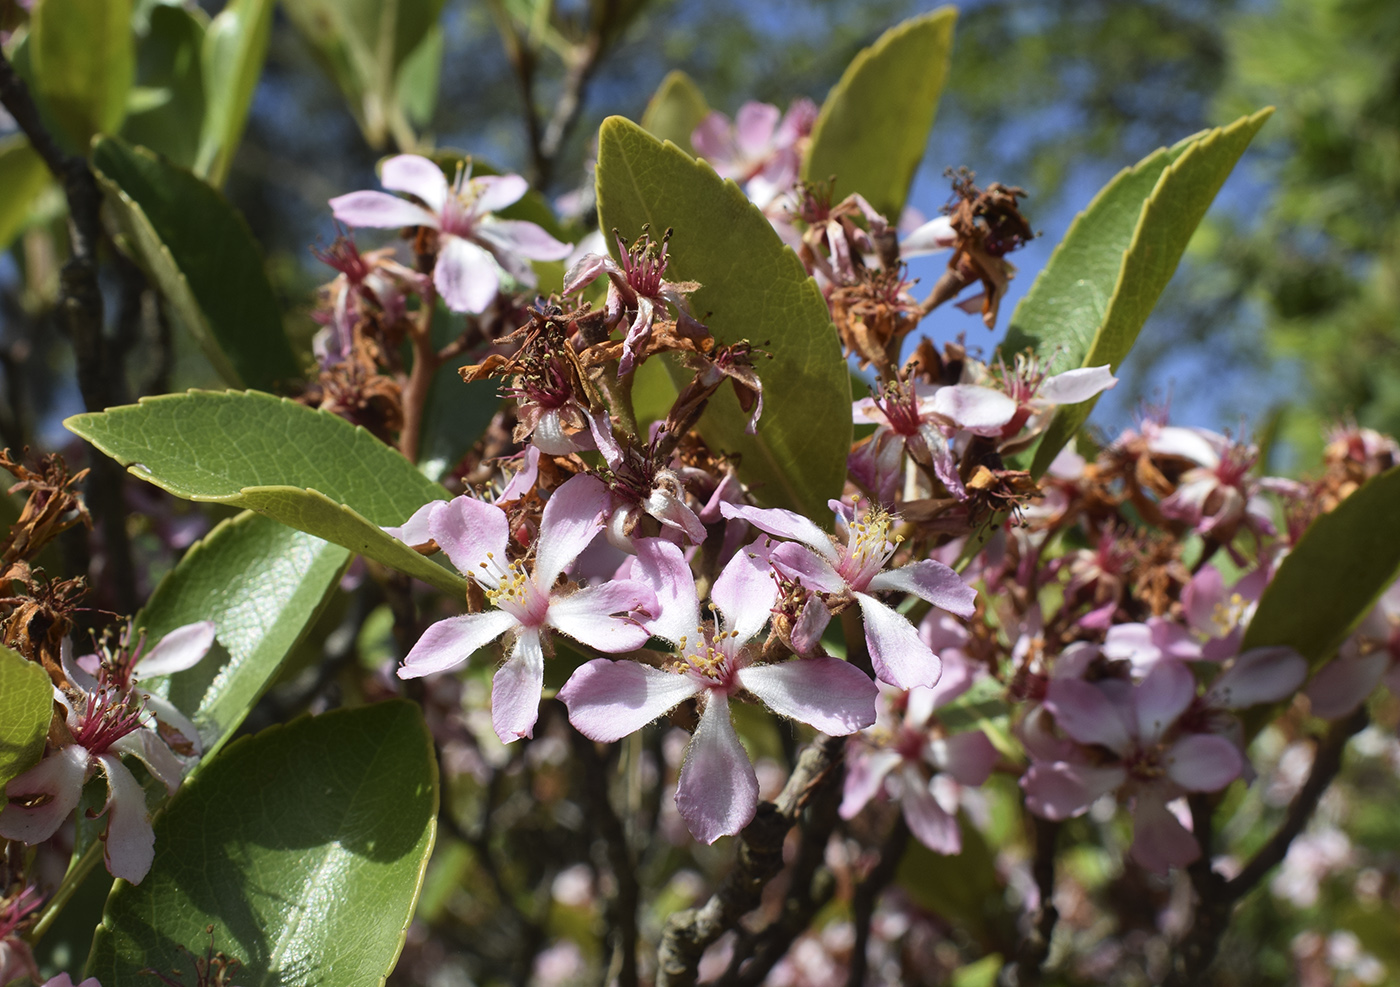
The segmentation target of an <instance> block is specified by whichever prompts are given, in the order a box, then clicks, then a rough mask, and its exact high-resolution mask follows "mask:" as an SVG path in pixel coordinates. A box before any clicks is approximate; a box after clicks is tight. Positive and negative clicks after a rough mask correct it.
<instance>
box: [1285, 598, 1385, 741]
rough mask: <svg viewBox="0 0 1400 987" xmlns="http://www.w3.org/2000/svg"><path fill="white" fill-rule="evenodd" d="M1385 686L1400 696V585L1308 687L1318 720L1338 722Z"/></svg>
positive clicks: (1374, 609) (1373, 610)
mask: <svg viewBox="0 0 1400 987" xmlns="http://www.w3.org/2000/svg"><path fill="white" fill-rule="evenodd" d="M1382 682H1384V683H1385V685H1386V687H1387V688H1388V689H1390V691H1391V692H1393V693H1395V694H1396V695H1400V583H1395V584H1392V585H1391V587H1390V588H1389V589H1387V590H1386V591H1385V592H1384V593H1383V594H1381V598H1380V599H1379V600H1378V601H1377V602H1376V605H1375V606H1374V607H1372V608H1371V610H1370V611H1369V612H1368V613H1367V614H1366V616H1365V617H1364V618H1362V621H1361V624H1360V626H1358V627H1357V628H1356V630H1355V631H1354V632H1353V633H1352V635H1351V636H1350V637H1348V638H1347V639H1346V641H1345V642H1344V643H1343V644H1342V646H1341V648H1340V649H1338V651H1337V657H1336V658H1334V659H1332V661H1330V662H1328V663H1327V664H1326V665H1324V666H1322V669H1321V670H1320V671H1319V672H1318V673H1317V674H1316V675H1315V676H1313V680H1312V681H1311V682H1309V683H1308V690H1307V691H1308V700H1309V701H1310V702H1311V704H1312V711H1313V714H1314V715H1315V716H1320V717H1322V718H1323V719H1324V720H1336V719H1340V718H1341V717H1343V716H1346V715H1347V714H1348V713H1350V712H1352V711H1353V710H1355V709H1356V708H1357V707H1358V706H1360V705H1361V704H1362V703H1363V702H1365V701H1366V697H1367V696H1369V695H1370V694H1371V693H1372V691H1374V690H1375V688H1376V686H1377V685H1380V684H1381V683H1382Z"/></svg>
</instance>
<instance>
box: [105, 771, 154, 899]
mask: <svg viewBox="0 0 1400 987" xmlns="http://www.w3.org/2000/svg"><path fill="white" fill-rule="evenodd" d="M97 760H98V762H99V763H100V764H101V765H102V770H103V771H104V772H105V773H106V775H107V806H106V810H105V811H106V813H107V830H106V832H104V833H103V834H102V840H103V843H104V846H103V848H102V856H103V857H104V858H106V861H107V870H108V871H110V872H111V874H112V876H113V877H120V878H121V879H122V880H124V881H129V882H130V883H132V884H140V883H141V879H142V878H144V877H145V876H146V874H147V873H148V872H149V871H150V869H151V862H152V861H153V860H155V859H156V833H155V830H153V829H152V828H151V817H150V814H149V813H147V811H146V792H145V791H144V790H143V789H142V788H141V785H140V783H139V782H138V781H137V780H136V778H135V776H133V775H132V773H131V772H130V771H129V770H127V767H126V765H124V764H122V762H121V760H120V759H119V758H118V757H117V756H116V755H115V754H103V755H102V756H101V757H99V758H98V759H97Z"/></svg>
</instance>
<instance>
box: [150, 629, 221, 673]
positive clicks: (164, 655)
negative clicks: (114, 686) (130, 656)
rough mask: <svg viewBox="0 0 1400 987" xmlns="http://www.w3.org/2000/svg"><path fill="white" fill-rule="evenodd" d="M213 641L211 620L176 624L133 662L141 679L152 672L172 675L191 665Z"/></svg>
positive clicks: (191, 666)
mask: <svg viewBox="0 0 1400 987" xmlns="http://www.w3.org/2000/svg"><path fill="white" fill-rule="evenodd" d="M213 644H214V622H213V621H212V620H201V621H199V622H197V623H194V624H186V625H185V626H183V627H177V628H175V629H174V630H173V631H171V632H170V633H169V634H167V635H165V637H163V638H161V639H160V643H159V644H157V645H156V646H155V647H154V648H152V649H151V650H150V651H148V652H147V653H146V655H145V656H144V657H143V658H142V659H141V660H140V661H139V662H137V668H138V669H140V673H141V678H143V679H147V678H151V677H152V676H156V675H173V674H174V673H175V672H183V671H184V670H185V669H187V668H193V667H194V666H195V665H197V664H199V661H200V659H201V658H203V657H204V656H205V655H207V654H208V653H209V648H210V647H211V646H212V645H213Z"/></svg>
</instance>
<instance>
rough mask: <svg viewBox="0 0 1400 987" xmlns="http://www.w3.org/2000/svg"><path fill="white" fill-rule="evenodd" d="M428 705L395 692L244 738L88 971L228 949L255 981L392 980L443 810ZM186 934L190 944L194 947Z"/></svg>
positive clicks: (242, 975)
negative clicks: (392, 697)
mask: <svg viewBox="0 0 1400 987" xmlns="http://www.w3.org/2000/svg"><path fill="white" fill-rule="evenodd" d="M437 803H438V784H437V763H436V760H435V758H434V757H433V748H432V739H431V737H430V736H429V734H428V729H427V726H426V724H425V723H424V722H423V715H422V713H420V712H419V710H418V708H417V707H416V706H414V705H413V704H411V703H407V702H402V701H391V702H386V703H379V704H377V705H373V706H364V707H361V708H359V709H350V710H337V711H335V712H332V713H327V714H325V715H324V716H319V717H315V718H310V717H308V718H304V719H301V720H297V721H295V722H293V723H291V724H289V725H287V726H278V727H272V728H270V729H268V730H264V731H263V732H262V733H259V734H257V735H256V736H254V737H250V738H245V739H242V740H239V741H237V742H236V743H233V744H230V745H229V747H228V748H227V749H226V750H225V751H224V753H223V754H222V755H221V756H220V757H218V758H217V759H215V760H214V761H212V762H210V764H209V766H208V767H207V768H205V769H204V770H203V771H201V772H200V773H199V775H197V776H196V777H194V778H192V779H191V780H190V781H189V782H188V783H187V784H186V785H185V786H184V788H182V789H181V790H180V792H179V793H177V794H176V796H175V798H174V799H172V800H171V802H170V806H169V808H168V810H167V811H166V813H165V814H164V815H163V816H161V818H160V819H158V820H157V821H156V824H155V831H156V858H155V863H154V865H153V866H152V868H151V872H150V873H149V874H148V875H146V878H145V879H144V880H143V881H142V882H141V883H140V884H139V885H129V884H126V883H125V882H118V884H117V886H116V888H115V889H114V890H113V892H112V895H111V897H110V898H109V899H108V900H107V910H106V912H105V914H104V915H103V919H102V925H101V927H100V928H99V929H98V931H97V935H96V937H95V939H94V942H93V950H92V955H91V957H90V958H89V960H88V971H87V972H88V974H89V975H92V976H96V977H97V978H98V979H99V980H100V981H101V982H102V983H104V984H118V985H120V984H140V983H143V982H145V981H146V980H147V979H149V978H148V977H147V976H145V975H143V974H142V970H145V969H152V970H157V971H161V972H163V973H165V974H166V975H167V976H168V975H169V974H170V972H171V971H173V970H176V969H181V970H186V971H188V969H189V954H190V953H196V954H201V955H202V954H203V953H204V951H205V949H206V948H207V947H208V945H209V933H207V932H206V931H205V930H206V929H207V928H208V927H209V926H211V925H212V926H213V927H214V930H213V940H214V948H215V949H218V950H221V951H222V952H224V953H225V954H227V955H228V956H230V957H233V958H236V959H238V960H239V961H241V962H242V964H243V968H242V970H241V971H240V972H239V973H238V975H237V977H236V979H235V981H234V982H236V983H238V984H239V985H240V987H311V985H315V987H367V985H374V984H381V985H382V984H383V983H384V980H385V978H386V977H387V976H388V974H389V971H390V970H392V969H393V967H394V963H395V961H396V960H397V959H398V955H399V952H400V950H401V949H402V948H403V942H404V934H405V932H406V931H407V928H408V923H409V920H410V919H411V918H412V915H413V906H414V903H415V901H416V900H417V898H418V892H419V890H420V888H421V887H422V881H423V873H424V870H425V868H426V867H427V862H428V856H429V854H430V853H431V851H432V846H433V838H434V834H435V829H436V821H437ZM181 947H183V948H184V950H188V952H183V951H182V950H181Z"/></svg>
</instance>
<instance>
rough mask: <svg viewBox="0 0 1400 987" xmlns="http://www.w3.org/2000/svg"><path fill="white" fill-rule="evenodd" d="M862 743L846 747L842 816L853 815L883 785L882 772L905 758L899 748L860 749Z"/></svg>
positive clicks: (883, 777)
mask: <svg viewBox="0 0 1400 987" xmlns="http://www.w3.org/2000/svg"><path fill="white" fill-rule="evenodd" d="M861 746H863V745H860V744H859V743H858V744H857V745H856V746H853V747H850V748H848V751H849V753H848V754H847V757H846V784H845V788H844V789H843V790H842V794H841V809H840V814H841V818H842V819H853V818H855V816H856V815H857V814H858V813H859V812H860V810H861V809H864V808H865V806H866V804H867V803H868V802H869V801H870V800H871V799H873V798H874V797H875V796H876V795H878V794H879V793H880V789H882V788H884V786H885V776H886V775H888V774H889V773H890V772H891V771H893V770H894V769H895V768H897V767H899V763H900V762H901V761H903V760H904V758H903V757H902V756H900V753H899V752H898V751H892V750H875V751H861V750H860V748H861Z"/></svg>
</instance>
